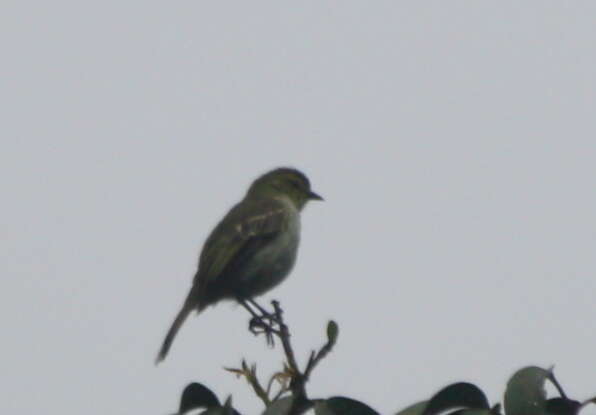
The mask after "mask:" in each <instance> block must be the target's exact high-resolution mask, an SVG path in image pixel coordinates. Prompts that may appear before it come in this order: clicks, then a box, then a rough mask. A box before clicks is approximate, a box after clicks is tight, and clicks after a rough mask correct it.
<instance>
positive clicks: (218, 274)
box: [156, 167, 323, 363]
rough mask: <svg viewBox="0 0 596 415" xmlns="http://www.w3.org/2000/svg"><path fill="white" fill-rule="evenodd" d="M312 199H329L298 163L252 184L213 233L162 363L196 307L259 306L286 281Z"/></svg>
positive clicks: (162, 351) (163, 350)
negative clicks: (221, 303) (231, 303)
mask: <svg viewBox="0 0 596 415" xmlns="http://www.w3.org/2000/svg"><path fill="white" fill-rule="evenodd" d="M309 200H323V198H322V197H321V196H319V195H318V194H316V193H315V192H313V191H312V190H311V187H310V181H309V180H308V178H307V177H306V176H305V175H304V174H303V173H301V172H300V171H298V170H296V169H293V168H287V167H282V168H277V169H275V170H272V171H270V172H268V173H265V174H264V175H262V176H261V177H259V178H257V179H256V180H255V181H254V182H253V183H252V184H251V186H250V188H249V189H248V192H247V193H246V196H244V199H242V200H241V201H240V203H238V204H237V205H235V206H234V207H232V209H231V210H230V211H229V212H228V214H227V215H226V216H224V218H223V219H222V220H221V221H220V222H219V224H218V225H217V226H216V227H215V229H213V231H212V232H211V234H210V235H209V237H208V238H207V241H206V242H205V244H204V246H203V250H202V252H201V255H200V256H199V266H198V270H197V272H196V274H195V276H194V280H193V285H192V287H191V289H190V292H189V293H188V296H187V297H186V300H185V301H184V304H183V305H182V309H181V310H180V311H179V312H178V315H177V316H176V318H175V320H174V322H173V323H172V326H171V327H170V330H169V331H168V333H167V335H166V338H165V340H164V342H163V344H162V346H161V349H160V351H159V354H158V355H157V359H156V363H159V362H161V361H162V360H163V359H164V358H165V357H166V355H167V354H168V351H169V349H170V346H171V345H172V342H173V341H174V337H176V333H178V330H179V329H180V326H182V324H183V323H184V321H185V320H186V317H188V315H189V314H190V312H191V311H193V310H196V311H197V312H201V311H203V310H204V309H205V307H207V306H209V305H214V304H215V303H217V302H219V301H220V300H224V299H231V300H236V301H238V302H239V303H240V304H242V305H243V306H244V307H246V308H248V309H249V311H250V308H249V307H248V306H247V304H246V302H247V301H248V302H251V304H253V305H256V306H257V307H258V305H257V304H256V303H254V301H253V298H254V297H256V296H258V295H261V294H263V293H265V292H266V291H269V290H270V289H272V288H273V287H275V286H276V285H278V284H279V283H280V282H282V281H283V280H284V278H285V277H286V276H287V275H288V274H289V273H290V271H291V270H292V267H293V266H294V263H295V261H296V254H297V251H298V244H299V240H300V211H301V210H302V209H303V208H304V206H305V205H306V203H307V202H308V201H309ZM259 309H260V307H259ZM260 310H261V311H262V309H260Z"/></svg>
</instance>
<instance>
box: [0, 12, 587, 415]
mask: <svg viewBox="0 0 596 415" xmlns="http://www.w3.org/2000/svg"><path fill="white" fill-rule="evenodd" d="M595 15H596V3H594V2H592V1H567V2H562V1H527V2H520V1H498V2H489V1H449V2H447V1H438V0H437V1H425V2H418V1H410V2H405V1H401V2H397V1H372V2H371V1H347V0H344V1H334V2H328V1H301V2H280V1H268V2H254V1H251V2H225V1H222V2H202V1H196V0H194V1H178V2H155V1H111V0H108V1H99V2H98V1H95V2H82V1H63V0H56V1H46V2H41V1H38V2H33V3H31V2H21V1H8V2H4V3H3V5H2V6H1V9H0V34H1V35H0V43H1V45H0V46H1V50H2V64H1V65H0V90H1V91H2V92H1V97H0V100H1V101H0V102H1V105H2V111H1V114H2V115H1V117H2V151H1V152H0V169H1V174H0V187H1V191H2V196H3V197H2V208H1V211H2V218H3V219H2V222H1V223H2V238H1V239H0V252H2V261H1V267H2V270H1V271H2V278H1V279H0V284H1V286H0V296H1V301H0V304H1V309H2V312H1V313H0V326H1V327H2V330H3V333H2V339H3V340H2V353H1V355H0V371H1V373H2V376H1V378H0V382H1V383H2V385H1V388H2V391H3V392H2V399H1V400H0V412H1V413H19V414H21V413H22V414H29V413H48V414H56V413H63V414H81V413H86V414H91V415H100V414H102V415H103V414H108V413H109V414H115V415H128V414H157V415H163V414H167V413H171V412H172V411H173V410H175V409H176V408H177V406H178V399H179V395H180V392H181V390H182V389H183V387H184V386H185V385H186V384H187V383H188V382H191V381H199V382H203V383H205V384H207V385H209V386H210V387H211V388H212V389H213V390H214V391H215V392H216V393H217V394H218V395H219V396H220V398H222V399H225V397H226V396H227V395H228V394H230V393H231V394H233V399H234V403H235V405H236V406H237V407H238V408H239V409H240V410H242V411H243V413H244V414H257V413H259V411H260V410H261V408H262V406H261V403H260V401H258V399H257V398H256V397H255V396H254V394H253V393H252V392H251V391H250V389H249V387H248V386H247V385H246V383H245V382H244V381H242V380H238V379H236V378H235V377H234V376H233V375H231V374H229V373H226V372H224V371H223V369H222V367H223V366H237V365H239V363H240V361H241V359H242V358H243V357H244V358H246V359H247V361H248V362H256V363H258V367H259V372H260V373H261V374H262V375H263V376H266V375H268V374H270V373H272V372H273V370H274V369H277V368H279V366H280V363H281V360H282V354H281V351H280V350H279V349H275V350H269V349H267V347H266V345H265V342H264V339H262V338H254V337H252V336H251V335H250V334H249V333H248V332H247V331H246V325H247V322H248V315H247V313H246V312H245V311H244V310H243V309H242V308H240V307H237V306H234V305H233V304H232V303H223V304H219V305H218V306H217V307H215V308H210V309H208V310H207V311H206V312H205V313H204V314H202V315H201V316H200V317H195V315H192V316H191V318H190V319H189V320H188V321H187V323H186V325H185V326H184V327H183V328H182V330H181V332H180V334H179V336H178V338H177V339H176V342H175V343H174V346H173V348H172V351H171V353H170V355H169V356H168V358H167V359H166V361H165V362H164V363H163V364H161V365H160V366H158V367H157V368H156V367H155V366H154V365H153V360H154V357H155V354H156V353H157V350H158V347H159V345H160V343H161V341H162V339H163V336H164V334H165V331H166V329H167V328H168V326H169V324H170V323H171V320H172V319H173V317H174V314H175V313H176V311H177V310H178V308H179V306H180V305H181V302H182V301H183V298H184V296H185V295H186V293H187V290H188V288H189V287H190V282H191V279H192V275H193V273H194V271H195V268H196V262H197V257H198V252H199V250H200V247H201V245H202V243H203V241H204V239H205V237H206V236H207V234H208V232H209V231H210V230H211V228H212V227H213V226H214V224H215V223H216V222H217V221H218V220H219V219H220V218H221V217H222V216H223V214H224V213H225V212H226V210H227V209H228V208H229V207H230V206H231V205H232V204H233V203H235V202H236V201H237V200H238V199H239V198H241V197H242V196H243V194H244V192H245V191H246V188H247V186H248V185H249V184H250V182H251V181H252V180H253V179H254V178H255V177H256V176H258V175H259V174H261V173H263V172H264V171H266V170H268V169H270V168H272V167H277V166H280V165H289V166H295V167H298V168H300V169H302V170H303V171H304V172H305V173H306V174H307V175H308V176H309V177H310V179H311V181H312V183H313V188H314V189H315V190H316V191H317V192H319V193H320V194H322V195H323V196H324V197H325V198H326V202H324V203H316V204H315V203H312V204H310V205H309V206H308V207H307V208H306V210H305V211H304V213H303V228H302V229H303V233H302V245H301V250H300V255H299V258H298V263H297V266H296V267H295V269H294V271H293V273H292V274H291V275H290V277H289V278H288V279H287V280H286V282H284V284H283V285H281V286H279V287H278V288H276V289H275V290H274V291H273V292H270V293H269V294H267V295H265V296H264V297H262V298H261V302H263V303H264V304H266V302H267V301H269V300H271V299H273V298H276V299H279V300H280V301H281V302H282V306H283V307H284V309H285V310H286V318H287V321H288V323H289V324H290V326H291V330H292V333H293V338H292V339H293V342H294V345H295V350H296V353H297V355H298V357H299V358H300V361H301V362H302V363H304V362H305V360H306V357H307V355H308V352H309V350H310V349H311V348H314V347H318V346H320V345H321V344H322V343H323V341H324V338H325V331H324V329H325V325H326V322H327V320H328V319H329V318H333V319H335V320H336V321H337V322H338V323H339V326H340V337H339V341H338V344H337V347H336V349H335V351H334V352H333V353H332V354H330V355H329V356H328V358H327V359H326V360H324V361H323V362H322V364H321V365H320V366H319V367H318V368H317V370H316V371H315V373H314V375H313V379H312V381H311V382H310V383H309V385H308V390H309V392H310V395H311V396H312V397H327V396H333V395H346V396H350V397H353V398H357V399H361V400H363V401H365V402H366V403H368V404H369V405H371V406H372V407H373V408H375V409H376V410H378V411H380V412H381V413H385V414H388V413H391V412H395V411H396V410H398V409H400V408H402V407H404V406H407V405H409V404H411V403H413V402H415V401H417V400H420V399H424V398H427V397H429V396H430V395H431V394H432V393H434V392H435V391H437V390H438V389H439V388H441V387H442V386H444V385H446V384H447V383H449V382H453V381H460V380H465V381H471V382H475V383H477V384H478V385H479V386H480V387H481V388H483V389H484V390H485V391H487V393H488V395H489V400H490V401H491V402H492V403H496V402H497V401H499V400H501V396H502V392H503V390H504V387H505V383H506V381H507V379H508V377H509V376H510V375H511V374H512V373H513V372H514V371H515V370H517V369H519V368H520V367H522V366H524V365H528V364H537V365H541V366H550V365H553V364H555V365H556V373H557V374H558V375H559V380H560V381H561V382H562V383H563V385H564V386H566V388H567V391H568V393H569V394H570V395H572V396H573V397H577V398H588V397H590V396H593V395H594V394H595V392H596V389H595V387H594V380H595V379H594V373H595V371H594V369H595V363H594V349H595V348H596V330H595V329H594V327H593V326H594V323H593V322H594V318H595V316H596V307H595V306H594V303H595V302H594V293H595V292H596V276H595V274H596V255H595V254H594V253H595V249H596V214H595V212H596V196H595V187H594V177H595V173H596V167H595V166H596V139H595V134H596V123H595V107H596V90H595V88H596V82H595V75H594V74H595V73H596V52H595V45H596V25H595V24H594V17H595Z"/></svg>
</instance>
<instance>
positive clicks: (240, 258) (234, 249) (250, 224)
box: [194, 199, 290, 287]
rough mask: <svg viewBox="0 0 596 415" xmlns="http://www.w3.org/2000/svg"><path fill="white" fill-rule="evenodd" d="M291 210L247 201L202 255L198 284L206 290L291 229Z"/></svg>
mask: <svg viewBox="0 0 596 415" xmlns="http://www.w3.org/2000/svg"><path fill="white" fill-rule="evenodd" d="M289 214H290V212H289V211H288V208H287V207H286V206H285V205H284V204H283V202H281V201H278V200H275V199H261V200H255V201H250V200H244V201H243V202H241V203H239V204H237V205H236V206H234V207H233V208H232V209H231V210H230V212H228V214H227V215H226V216H225V217H224V218H223V219H222V220H221V222H220V223H219V224H218V225H217V226H216V227H215V229H214V230H213V232H211V235H210V236H209V238H207V242H205V246H204V247H203V251H202V252H201V257H200V260H199V269H198V271H197V274H196V276H195V281H194V283H195V284H198V285H199V286H203V287H205V285H206V284H207V283H208V282H209V281H213V280H215V279H217V278H218V277H219V276H220V275H222V274H227V273H229V272H234V269H237V268H239V267H242V264H243V263H245V261H247V260H248V259H250V258H251V257H252V256H253V255H254V254H255V253H256V252H258V251H259V250H260V249H261V248H262V247H263V246H264V245H266V244H267V243H269V242H270V241H271V240H272V239H274V238H275V237H276V236H277V235H278V234H279V233H280V232H283V231H284V230H286V229H287V227H288V223H289Z"/></svg>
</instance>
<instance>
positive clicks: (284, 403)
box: [263, 396, 294, 415]
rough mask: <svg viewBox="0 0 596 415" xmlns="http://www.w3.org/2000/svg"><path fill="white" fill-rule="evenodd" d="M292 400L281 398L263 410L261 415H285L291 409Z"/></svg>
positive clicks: (291, 398)
mask: <svg viewBox="0 0 596 415" xmlns="http://www.w3.org/2000/svg"><path fill="white" fill-rule="evenodd" d="M293 401H294V398H293V397H291V396H288V397H287V398H281V399H278V400H276V401H275V402H273V403H272V404H271V405H269V406H268V407H267V409H265V412H263V415H285V414H287V413H288V412H290V408H291V407H292V402H293Z"/></svg>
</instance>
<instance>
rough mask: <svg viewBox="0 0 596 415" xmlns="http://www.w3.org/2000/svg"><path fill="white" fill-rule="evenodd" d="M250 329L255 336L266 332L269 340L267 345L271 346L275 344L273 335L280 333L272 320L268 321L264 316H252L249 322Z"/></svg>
mask: <svg viewBox="0 0 596 415" xmlns="http://www.w3.org/2000/svg"><path fill="white" fill-rule="evenodd" d="M248 330H249V331H250V332H251V333H252V334H254V335H255V336H258V335H259V334H263V333H264V334H265V338H266V340H267V345H268V346H269V347H273V346H275V340H274V337H273V335H274V334H276V333H278V330H276V329H275V328H274V326H273V323H272V322H270V323H267V322H266V321H265V319H264V318H263V317H262V316H259V317H253V318H251V319H250V321H249V322H248Z"/></svg>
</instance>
